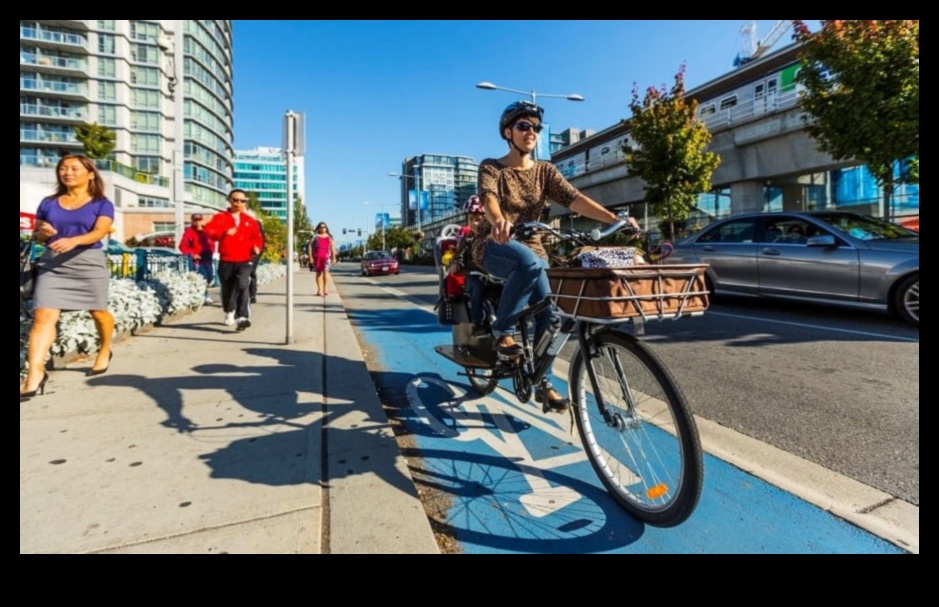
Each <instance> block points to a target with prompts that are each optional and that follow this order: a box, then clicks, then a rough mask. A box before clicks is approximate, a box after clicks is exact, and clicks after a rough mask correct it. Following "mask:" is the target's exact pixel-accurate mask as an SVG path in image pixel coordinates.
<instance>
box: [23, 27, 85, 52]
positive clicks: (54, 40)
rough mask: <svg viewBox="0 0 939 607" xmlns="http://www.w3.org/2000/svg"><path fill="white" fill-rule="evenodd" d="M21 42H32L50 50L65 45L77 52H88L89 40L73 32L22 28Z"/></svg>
mask: <svg viewBox="0 0 939 607" xmlns="http://www.w3.org/2000/svg"><path fill="white" fill-rule="evenodd" d="M20 40H32V41H33V42H35V43H37V44H40V45H43V46H45V47H48V48H54V47H56V46H60V45H64V46H69V47H72V48H73V49H75V50H79V49H80V50H82V51H87V49H86V48H85V45H86V44H87V43H88V39H87V38H86V37H85V36H83V35H81V34H76V33H73V32H64V31H59V30H54V29H46V28H40V27H23V26H20Z"/></svg>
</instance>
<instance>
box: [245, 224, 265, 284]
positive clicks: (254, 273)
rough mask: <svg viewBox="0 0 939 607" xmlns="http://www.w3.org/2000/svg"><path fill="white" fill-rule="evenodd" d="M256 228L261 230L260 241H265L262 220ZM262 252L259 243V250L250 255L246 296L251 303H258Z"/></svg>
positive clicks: (262, 249) (262, 248)
mask: <svg viewBox="0 0 939 607" xmlns="http://www.w3.org/2000/svg"><path fill="white" fill-rule="evenodd" d="M245 213H247V214H248V215H250V216H252V217H254V218H255V219H257V217H256V216H255V214H254V213H252V212H251V210H250V209H247V210H245ZM258 230H260V231H261V241H262V242H265V238H264V222H262V221H258ZM263 254H264V245H263V244H262V245H261V250H260V251H258V253H257V254H256V255H252V256H251V283H250V285H249V286H248V297H249V299H250V301H251V303H258V264H260V263H261V255H263Z"/></svg>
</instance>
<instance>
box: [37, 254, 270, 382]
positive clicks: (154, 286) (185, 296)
mask: <svg viewBox="0 0 939 607" xmlns="http://www.w3.org/2000/svg"><path fill="white" fill-rule="evenodd" d="M286 273H287V266H285V265H282V264H277V265H273V264H262V265H260V266H258V272H257V274H258V284H267V283H269V282H273V281H274V280H277V279H278V278H280V277H282V276H284V275H285V274H286ZM204 297H205V279H204V278H202V276H201V275H200V274H198V273H197V272H187V273H185V274H178V273H176V272H171V271H166V272H161V273H159V274H156V275H155V276H154V277H153V279H152V280H150V281H146V282H134V281H133V280H130V279H128V278H112V279H111V284H110V290H109V292H108V309H109V310H111V313H112V314H114V331H115V333H116V334H120V333H127V334H129V335H133V333H134V332H135V331H136V330H137V329H140V328H141V327H146V326H152V325H157V324H159V323H160V322H162V321H163V319H164V318H166V317H167V316H175V315H177V314H180V313H183V312H188V311H195V310H198V309H199V308H201V307H202V304H203V302H204ZM29 305H30V302H27V306H29ZM32 326H33V319H32V316H31V315H29V314H27V313H25V312H23V311H22V310H21V311H20V380H22V379H24V378H25V376H26V367H27V365H26V350H27V348H28V343H29V331H30V329H31V328H32ZM98 344H99V341H98V334H97V332H96V331H95V325H94V321H92V319H91V314H89V313H88V312H63V313H62V316H61V318H60V319H59V326H58V331H57V335H56V340H55V342H54V343H53V344H52V349H51V352H50V354H51V355H53V356H59V357H64V356H67V355H70V354H73V353H74V354H91V353H93V352H97V350H98Z"/></svg>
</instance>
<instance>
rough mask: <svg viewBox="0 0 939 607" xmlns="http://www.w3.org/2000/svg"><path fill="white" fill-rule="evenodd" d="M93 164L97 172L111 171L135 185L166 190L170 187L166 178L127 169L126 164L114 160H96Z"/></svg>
mask: <svg viewBox="0 0 939 607" xmlns="http://www.w3.org/2000/svg"><path fill="white" fill-rule="evenodd" d="M95 164H96V165H98V170H100V171H111V172H112V173H117V174H118V175H121V176H123V177H127V178H128V179H133V180H134V181H136V182H137V183H147V184H150V185H158V186H161V187H164V188H168V187H169V185H170V180H169V178H168V177H161V176H159V175H151V174H150V173H144V172H143V171H138V170H137V169H135V168H133V167H129V166H127V165H126V164H121V163H120V162H117V161H115V160H110V159H105V160H96V161H95Z"/></svg>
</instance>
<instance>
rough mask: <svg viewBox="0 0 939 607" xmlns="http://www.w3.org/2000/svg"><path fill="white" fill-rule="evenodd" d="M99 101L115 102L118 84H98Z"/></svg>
mask: <svg viewBox="0 0 939 607" xmlns="http://www.w3.org/2000/svg"><path fill="white" fill-rule="evenodd" d="M98 99H100V100H101V101H115V100H116V99H117V83H114V82H98Z"/></svg>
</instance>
